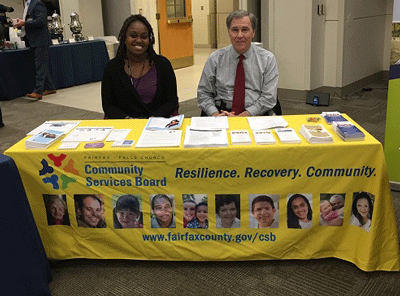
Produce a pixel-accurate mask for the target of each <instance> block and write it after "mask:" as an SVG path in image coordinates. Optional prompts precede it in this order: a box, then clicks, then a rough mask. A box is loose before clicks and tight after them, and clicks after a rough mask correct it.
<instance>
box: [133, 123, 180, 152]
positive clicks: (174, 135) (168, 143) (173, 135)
mask: <svg viewBox="0 0 400 296" xmlns="http://www.w3.org/2000/svg"><path fill="white" fill-rule="evenodd" d="M181 139H182V131H181V130H156V131H152V130H147V129H146V128H145V129H143V132H142V134H141V135H140V137H139V140H138V141H137V144H136V146H135V147H136V148H146V147H179V146H180V145H181Z"/></svg>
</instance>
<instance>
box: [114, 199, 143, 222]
mask: <svg viewBox="0 0 400 296" xmlns="http://www.w3.org/2000/svg"><path fill="white" fill-rule="evenodd" d="M117 198H118V199H117V201H116V203H115V206H114V209H113V220H114V228H115V229H121V228H143V215H142V211H141V204H140V202H139V199H140V201H141V198H140V197H137V196H134V195H131V194H124V195H121V196H119V197H117Z"/></svg>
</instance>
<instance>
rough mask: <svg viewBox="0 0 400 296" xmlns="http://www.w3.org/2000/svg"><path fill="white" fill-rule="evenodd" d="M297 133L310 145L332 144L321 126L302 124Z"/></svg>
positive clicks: (329, 135) (329, 136) (330, 136)
mask: <svg viewBox="0 0 400 296" xmlns="http://www.w3.org/2000/svg"><path fill="white" fill-rule="evenodd" d="M299 133H300V135H302V136H303V137H304V138H305V139H306V140H307V141H308V142H309V143H311V144H322V143H333V138H332V135H331V134H330V133H329V132H328V131H327V130H326V129H325V128H324V126H323V125H322V124H303V125H302V126H301V128H300V130H299Z"/></svg>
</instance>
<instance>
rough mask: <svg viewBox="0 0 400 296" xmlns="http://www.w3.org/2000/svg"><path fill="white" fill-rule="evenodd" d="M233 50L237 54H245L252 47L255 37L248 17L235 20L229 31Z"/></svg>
mask: <svg viewBox="0 0 400 296" xmlns="http://www.w3.org/2000/svg"><path fill="white" fill-rule="evenodd" d="M228 33H229V37H230V38H231V43H232V45H233V48H234V49H235V50H236V52H237V53H240V54H243V53H245V52H246V51H247V50H248V49H249V48H250V46H251V40H252V39H253V37H254V33H255V32H254V30H253V27H252V26H251V21H250V18H249V17H248V16H244V17H242V18H234V19H233V20H232V22H231V27H230V28H229V30H228Z"/></svg>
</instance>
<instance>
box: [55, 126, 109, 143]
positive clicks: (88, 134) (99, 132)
mask: <svg viewBox="0 0 400 296" xmlns="http://www.w3.org/2000/svg"><path fill="white" fill-rule="evenodd" d="M112 130H113V128H112V127H98V126H82V127H77V128H75V129H74V130H73V131H72V132H71V133H70V134H69V135H67V136H66V137H65V138H64V139H62V141H63V142H99V141H104V139H105V138H106V137H107V136H108V134H109V133H110V132H111V131H112Z"/></svg>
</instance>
